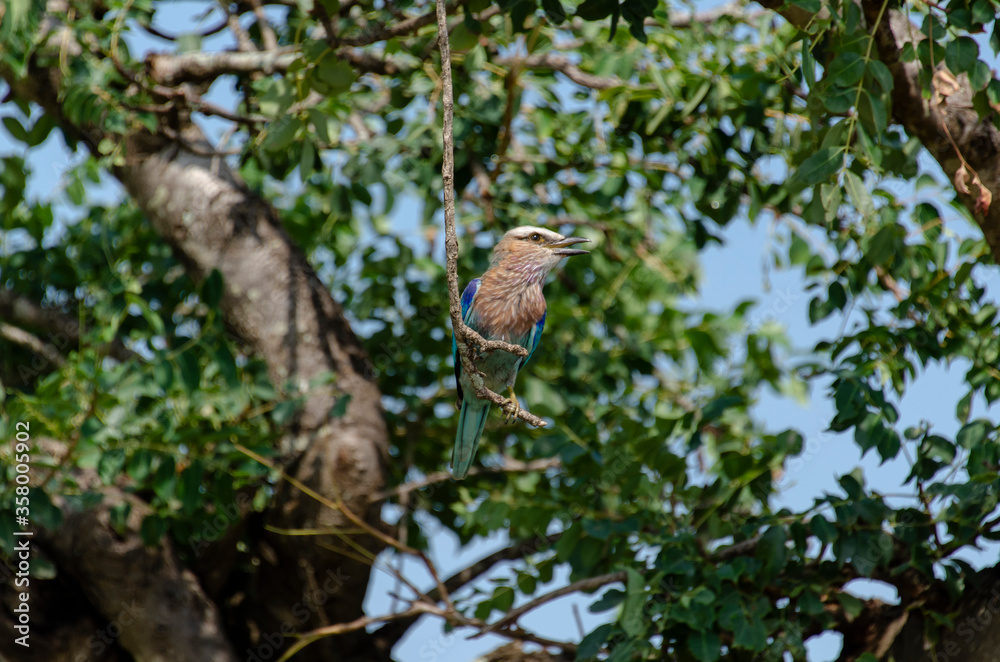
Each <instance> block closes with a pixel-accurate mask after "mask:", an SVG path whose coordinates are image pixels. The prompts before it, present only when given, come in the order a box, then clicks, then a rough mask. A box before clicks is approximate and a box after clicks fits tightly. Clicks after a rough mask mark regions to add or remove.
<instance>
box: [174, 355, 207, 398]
mask: <svg viewBox="0 0 1000 662" xmlns="http://www.w3.org/2000/svg"><path fill="white" fill-rule="evenodd" d="M177 365H178V367H179V368H180V370H181V381H183V382H184V388H185V389H187V391H188V393H194V392H195V391H197V390H198V387H199V386H200V385H201V368H199V367H198V359H196V358H195V356H194V354H193V353H192V352H191V350H187V351H184V352H181V353H180V354H178V355H177Z"/></svg>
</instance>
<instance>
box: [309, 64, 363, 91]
mask: <svg viewBox="0 0 1000 662" xmlns="http://www.w3.org/2000/svg"><path fill="white" fill-rule="evenodd" d="M357 75H358V74H357V72H356V71H355V70H354V67H352V66H351V65H350V63H348V62H345V61H343V60H340V59H338V58H336V57H335V56H334V55H333V54H332V53H331V54H328V55H327V56H326V57H324V58H323V59H322V60H320V61H319V63H318V64H317V65H316V71H315V76H314V78H313V81H314V87H315V88H316V91H317V92H319V93H320V94H325V95H327V96H337V95H339V94H343V93H344V92H347V91H348V90H350V89H351V85H352V84H353V83H354V80H355V79H356V78H357Z"/></svg>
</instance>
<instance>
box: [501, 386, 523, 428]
mask: <svg viewBox="0 0 1000 662" xmlns="http://www.w3.org/2000/svg"><path fill="white" fill-rule="evenodd" d="M503 411H504V413H505V414H506V415H507V417H506V418H505V419H504V423H505V424H506V425H510V424H511V423H513V422H514V421H516V420H517V417H518V414H520V413H521V403H520V402H518V401H517V396H516V395H514V389H511V390H510V398H508V399H507V402H506V403H505V404H504V408H503Z"/></svg>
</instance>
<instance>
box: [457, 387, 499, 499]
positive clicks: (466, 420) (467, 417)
mask: <svg viewBox="0 0 1000 662" xmlns="http://www.w3.org/2000/svg"><path fill="white" fill-rule="evenodd" d="M489 413H490V403H488V402H484V401H483V400H480V399H478V398H466V399H465V400H463V401H462V411H461V413H459V415H458V433H457V434H456V435H455V448H454V450H453V451H452V454H451V474H452V476H454V477H455V479H456V480H461V479H463V478H465V477H466V476H467V475H468V474H469V468H470V467H471V466H472V460H473V459H475V457H476V449H478V448H479V437H481V436H482V434H483V428H485V427H486V417H487V416H488V415H489Z"/></svg>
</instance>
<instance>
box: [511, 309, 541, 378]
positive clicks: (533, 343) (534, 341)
mask: <svg viewBox="0 0 1000 662" xmlns="http://www.w3.org/2000/svg"><path fill="white" fill-rule="evenodd" d="M544 328H545V313H542V319H540V320H538V323H537V324H535V328H534V329H532V330H531V335H530V336H528V343H527V345H526V346H527V349H528V355H527V356H525V357H524V360H523V361H521V363H520V364H519V365H518V366H517V369H518V370H520V369H521V368H523V367H524V366H525V364H526V363H527V362H528V361H530V360H531V357H532V356H534V355H535V350H536V349H538V341H539V339H541V337H542V329H544Z"/></svg>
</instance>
